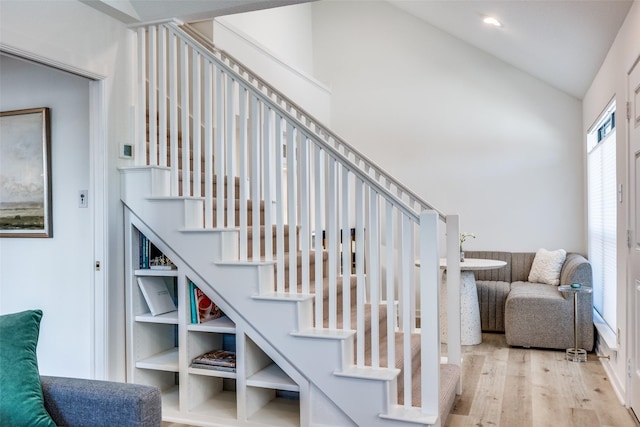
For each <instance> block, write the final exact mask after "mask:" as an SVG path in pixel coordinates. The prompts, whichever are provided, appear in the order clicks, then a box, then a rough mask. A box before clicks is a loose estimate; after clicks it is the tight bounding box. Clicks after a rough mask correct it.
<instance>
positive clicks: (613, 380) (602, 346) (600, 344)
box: [595, 335, 627, 407]
mask: <svg viewBox="0 0 640 427" xmlns="http://www.w3.org/2000/svg"><path fill="white" fill-rule="evenodd" d="M595 351H596V354H598V355H604V356H607V355H608V356H610V357H611V358H613V359H615V358H617V357H618V351H617V349H611V348H609V347H608V346H607V344H606V342H604V340H602V339H601V337H600V336H599V335H598V336H597V338H596V348H595ZM611 358H610V359H607V358H600V363H601V364H602V367H603V369H604V372H605V374H606V375H607V378H608V379H609V383H610V384H611V387H612V388H613V392H614V393H615V394H616V396H617V397H618V400H619V401H620V404H621V405H623V406H625V407H626V406H627V402H626V398H625V395H626V392H625V386H624V384H621V383H620V381H619V379H618V377H617V376H616V374H615V371H614V370H613V367H612V366H611Z"/></svg>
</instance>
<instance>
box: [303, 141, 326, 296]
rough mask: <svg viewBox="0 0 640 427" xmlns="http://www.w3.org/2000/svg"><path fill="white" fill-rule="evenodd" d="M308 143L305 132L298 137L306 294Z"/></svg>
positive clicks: (307, 258)
mask: <svg viewBox="0 0 640 427" xmlns="http://www.w3.org/2000/svg"><path fill="white" fill-rule="evenodd" d="M309 144H311V140H310V139H309V137H308V136H307V135H305V134H302V135H301V137H300V164H299V168H300V190H299V191H300V203H299V204H300V252H301V260H300V262H301V264H302V268H301V276H302V277H301V281H302V293H304V294H308V293H309V292H310V287H309V282H310V278H311V277H310V274H309V262H310V254H309V248H310V243H309V236H310V235H311V229H310V226H309V216H310V208H309V204H310V201H309ZM318 285H321V284H318Z"/></svg>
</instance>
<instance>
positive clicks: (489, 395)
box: [162, 334, 640, 427]
mask: <svg viewBox="0 0 640 427" xmlns="http://www.w3.org/2000/svg"><path fill="white" fill-rule="evenodd" d="M463 358H464V360H463V363H462V375H463V392H462V395H460V396H458V397H457V399H456V401H455V403H454V407H453V410H452V413H451V414H450V415H449V418H448V419H447V423H446V425H445V427H461V426H465V427H467V426H478V427H482V426H484V427H487V426H500V427H570V426H576V427H577V426H584V427H640V424H638V423H637V422H636V420H635V417H633V415H632V414H631V413H630V412H629V411H628V410H627V409H626V408H625V407H624V406H622V405H621V404H620V402H619V401H618V399H617V397H616V395H615V393H614V391H613V388H612V387H611V384H610V383H609V381H608V379H607V377H606V375H605V373H604V370H603V368H602V365H601V364H600V361H599V360H598V359H597V357H596V356H595V355H594V354H589V357H588V361H587V363H573V362H568V361H566V360H565V359H564V352H563V351H551V350H538V349H524V348H511V347H509V346H507V344H506V342H505V339H504V334H483V335H482V344H479V345H474V346H463ZM162 425H163V427H187V426H184V425H183V424H172V423H163V424H162ZM361 427H366V426H361Z"/></svg>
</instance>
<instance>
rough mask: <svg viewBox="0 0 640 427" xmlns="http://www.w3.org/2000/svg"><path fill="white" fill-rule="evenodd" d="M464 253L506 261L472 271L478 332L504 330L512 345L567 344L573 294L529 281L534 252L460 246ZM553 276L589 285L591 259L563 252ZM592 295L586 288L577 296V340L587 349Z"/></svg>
mask: <svg viewBox="0 0 640 427" xmlns="http://www.w3.org/2000/svg"><path fill="white" fill-rule="evenodd" d="M465 256H466V257H467V258H482V259H497V260H502V261H505V262H506V263H507V265H506V266H505V267H504V268H501V269H496V270H486V271H475V272H474V274H475V277H476V283H477V289H478V301H479V305H480V322H481V325H482V330H483V331H484V332H504V333H505V337H506V341H507V344H509V345H512V346H522V347H542V348H555V349H567V348H570V347H573V345H574V342H573V340H574V336H573V296H572V295H569V294H566V293H562V292H560V291H558V287H557V286H554V285H549V284H544V283H535V282H529V273H530V271H531V266H532V265H533V261H534V258H535V256H536V254H535V253H534V252H525V253H515V252H514V253H512V252H491V251H465ZM559 281H560V284H571V283H580V284H581V286H587V287H592V285H593V277H592V273H591V264H590V263H589V261H587V260H586V259H585V258H584V257H583V256H582V255H580V254H576V253H568V254H567V256H566V260H565V262H564V264H563V265H562V269H561V271H560V277H559ZM592 301H593V299H592V296H591V294H590V293H582V294H580V295H579V296H578V330H579V335H578V346H579V347H580V348H584V349H585V350H587V351H591V350H592V349H593V340H594V332H593V315H592Z"/></svg>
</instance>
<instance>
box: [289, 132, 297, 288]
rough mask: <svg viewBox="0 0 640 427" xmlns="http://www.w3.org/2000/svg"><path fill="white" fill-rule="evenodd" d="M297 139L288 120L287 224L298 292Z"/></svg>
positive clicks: (292, 280) (291, 282) (291, 271)
mask: <svg viewBox="0 0 640 427" xmlns="http://www.w3.org/2000/svg"><path fill="white" fill-rule="evenodd" d="M296 139H297V130H296V128H294V127H293V124H292V123H291V122H287V224H289V231H290V232H289V292H290V293H292V294H294V293H296V292H297V286H298V271H297V268H296V265H297V264H298V254H297V252H298V251H297V242H296V233H295V232H293V233H292V232H291V227H293V228H294V230H295V227H296V225H297V224H298V221H297V217H296V208H297V205H298V193H297V191H298V190H297V187H296V176H297V168H296Z"/></svg>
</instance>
